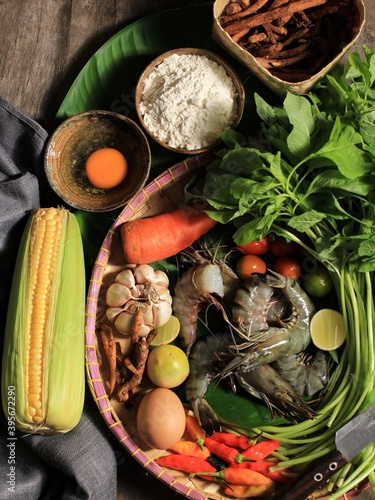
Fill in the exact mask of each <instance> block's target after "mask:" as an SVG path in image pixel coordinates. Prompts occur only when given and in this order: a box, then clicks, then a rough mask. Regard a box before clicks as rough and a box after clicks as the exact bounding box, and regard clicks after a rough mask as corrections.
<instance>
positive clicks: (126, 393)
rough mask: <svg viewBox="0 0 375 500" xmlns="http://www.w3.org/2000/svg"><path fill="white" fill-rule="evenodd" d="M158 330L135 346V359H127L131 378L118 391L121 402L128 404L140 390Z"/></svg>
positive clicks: (126, 365)
mask: <svg viewBox="0 0 375 500" xmlns="http://www.w3.org/2000/svg"><path fill="white" fill-rule="evenodd" d="M156 333H157V330H152V331H151V332H150V333H149V334H148V336H147V338H145V337H142V338H141V339H140V340H138V341H137V342H136V343H135V345H134V354H133V358H132V359H130V358H125V359H124V365H125V367H126V368H127V370H128V373H129V374H130V378H129V379H128V380H127V381H126V382H125V383H124V384H123V385H122V386H121V387H120V389H119V390H118V393H117V395H118V398H119V400H120V401H123V402H127V401H129V399H130V398H131V396H133V395H134V394H135V392H136V390H137V388H139V386H140V384H141V382H142V378H143V374H144V371H145V368H146V361H147V358H148V353H149V346H150V343H151V342H152V340H153V339H154V338H155V336H156Z"/></svg>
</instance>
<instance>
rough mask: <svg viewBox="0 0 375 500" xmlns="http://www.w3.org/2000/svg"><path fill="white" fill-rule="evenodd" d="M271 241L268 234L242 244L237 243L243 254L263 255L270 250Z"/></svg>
mask: <svg viewBox="0 0 375 500" xmlns="http://www.w3.org/2000/svg"><path fill="white" fill-rule="evenodd" d="M270 247H271V242H270V240H269V238H268V236H263V238H262V239H261V240H253V241H249V243H245V244H244V245H237V248H239V249H240V250H241V251H242V252H243V253H244V254H246V255H248V254H250V255H265V254H266V253H268V252H269V251H270Z"/></svg>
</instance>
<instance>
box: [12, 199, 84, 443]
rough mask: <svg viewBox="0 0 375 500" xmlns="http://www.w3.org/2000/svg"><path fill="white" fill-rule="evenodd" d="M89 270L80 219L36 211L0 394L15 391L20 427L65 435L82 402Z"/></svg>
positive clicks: (15, 288) (20, 269)
mask: <svg viewBox="0 0 375 500" xmlns="http://www.w3.org/2000/svg"><path fill="white" fill-rule="evenodd" d="M84 323H85V268H84V258H83V248H82V239H81V234H80V231H79V226H78V223H77V221H76V219H75V216H74V215H73V214H72V213H71V212H69V211H68V210H65V209H63V208H47V209H38V210H36V211H35V212H33V214H32V215H31V216H30V218H29V221H28V224H27V226H26V228H25V231H24V234H23V237H22V241H21V245H20V249H19V253H18V256H17V263H16V269H15V273H14V277H13V282H12V290H11V295H10V301H9V309H8V314H7V324H6V331H5V342H4V353H3V364H2V395H3V409H4V412H5V413H7V411H8V406H7V397H6V396H7V393H8V388H9V387H14V392H15V396H16V408H15V423H16V427H17V428H18V429H20V430H22V431H25V432H35V433H40V434H52V433H58V432H68V431H69V430H71V429H72V428H73V427H75V425H77V423H78V421H79V419H80V417H81V414H82V409H83V402H84V380H85V372H84Z"/></svg>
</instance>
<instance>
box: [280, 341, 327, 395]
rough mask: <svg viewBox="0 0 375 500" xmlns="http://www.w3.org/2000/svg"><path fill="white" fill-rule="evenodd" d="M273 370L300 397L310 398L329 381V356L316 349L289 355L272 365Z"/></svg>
mask: <svg viewBox="0 0 375 500" xmlns="http://www.w3.org/2000/svg"><path fill="white" fill-rule="evenodd" d="M272 366H273V368H275V370H277V372H278V373H279V374H280V375H281V376H282V377H283V378H284V379H285V380H287V381H288V382H289V383H290V384H291V385H292V386H293V387H294V388H295V390H296V391H297V392H298V394H300V395H301V396H312V395H314V394H316V393H317V392H319V391H320V390H321V389H323V388H324V387H325V386H326V385H327V383H328V379H329V373H330V368H331V356H330V354H329V353H328V352H325V351H321V350H320V349H317V351H316V353H314V354H313V353H310V352H307V351H303V352H300V353H298V354H289V355H287V356H284V357H282V358H280V359H278V360H277V361H275V363H273V364H272Z"/></svg>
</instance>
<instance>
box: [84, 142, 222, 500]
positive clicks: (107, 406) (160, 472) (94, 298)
mask: <svg viewBox="0 0 375 500" xmlns="http://www.w3.org/2000/svg"><path fill="white" fill-rule="evenodd" d="M213 157H214V156H213V151H212V150H210V151H208V152H206V153H202V154H199V155H196V156H192V157H190V158H188V159H187V160H184V161H181V162H179V163H177V164H176V165H174V166H173V167H171V168H169V169H168V170H166V171H165V172H163V173H162V174H160V175H159V176H158V177H156V178H155V179H154V180H153V181H152V182H150V183H149V184H147V185H146V186H145V187H144V188H143V189H141V190H140V191H139V192H138V193H137V194H136V195H134V196H133V198H131V199H130V200H129V202H128V203H127V204H126V205H125V207H124V209H123V210H122V212H121V213H120V215H119V216H118V218H117V219H116V221H115V222H114V223H113V225H112V226H111V228H110V229H109V231H108V233H107V235H106V237H105V239H104V241H103V243H102V246H101V247H100V250H99V253H98V256H97V259H96V261H95V264H94V268H93V271H92V275H91V279H90V283H89V289H88V295H87V305H86V328H85V356H86V374H87V379H88V382H89V387H90V389H91V392H92V395H93V397H94V401H95V403H96V405H97V407H98V409H99V411H100V413H101V415H102V417H103V418H104V420H105V422H106V424H107V426H108V428H109V429H110V430H111V431H112V433H113V434H114V435H115V437H116V438H117V439H118V441H119V442H120V443H121V445H122V446H123V447H124V448H125V449H126V450H127V451H128V452H129V453H130V454H131V455H132V456H133V457H134V458H135V459H136V460H137V461H138V462H139V463H140V464H141V465H142V466H143V467H144V468H146V469H147V470H148V471H149V472H150V473H151V474H153V475H154V476H156V477H157V479H159V480H161V481H162V482H164V483H165V484H166V485H168V486H169V487H170V488H172V489H173V490H176V491H177V492H178V493H180V494H181V495H183V496H185V497H186V498H191V499H193V500H207V499H208V498H209V495H207V494H203V493H201V492H200V491H198V490H195V489H193V488H191V487H189V486H186V485H185V484H183V483H181V482H179V481H177V480H176V479H175V478H173V477H172V476H171V475H170V474H168V472H166V471H165V470H164V469H162V468H161V467H160V466H159V465H158V464H157V463H156V462H154V460H152V459H149V458H148V456H147V455H146V454H145V453H144V452H143V451H142V450H141V449H140V448H139V447H138V445H137V444H136V443H135V442H134V441H133V439H132V438H131V437H130V435H129V434H128V433H127V432H126V430H125V427H124V425H123V423H122V421H121V420H119V418H118V417H117V415H116V413H115V411H114V409H113V407H112V406H111V403H110V400H109V398H108V395H107V391H106V387H105V384H104V382H103V379H102V377H101V374H100V363H99V361H98V356H97V348H96V313H97V305H98V296H99V290H100V287H101V285H102V277H103V273H104V271H105V267H106V264H107V261H108V258H109V256H110V251H111V250H110V249H111V244H112V240H113V237H114V235H115V232H116V229H117V228H118V227H119V226H121V225H122V224H123V223H124V222H126V221H128V220H129V219H130V218H131V217H132V216H133V215H134V214H135V213H136V212H137V211H138V210H139V209H140V207H141V206H142V204H143V203H144V202H145V201H147V200H148V199H149V197H150V196H151V195H152V194H153V193H154V192H156V191H159V190H161V189H163V188H165V187H167V186H169V185H170V184H171V183H173V182H175V181H177V180H178V179H179V178H180V177H182V176H183V175H184V174H186V173H188V172H193V171H195V170H197V169H198V168H200V167H202V166H203V165H204V164H206V163H207V162H208V161H210V160H212V159H213Z"/></svg>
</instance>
